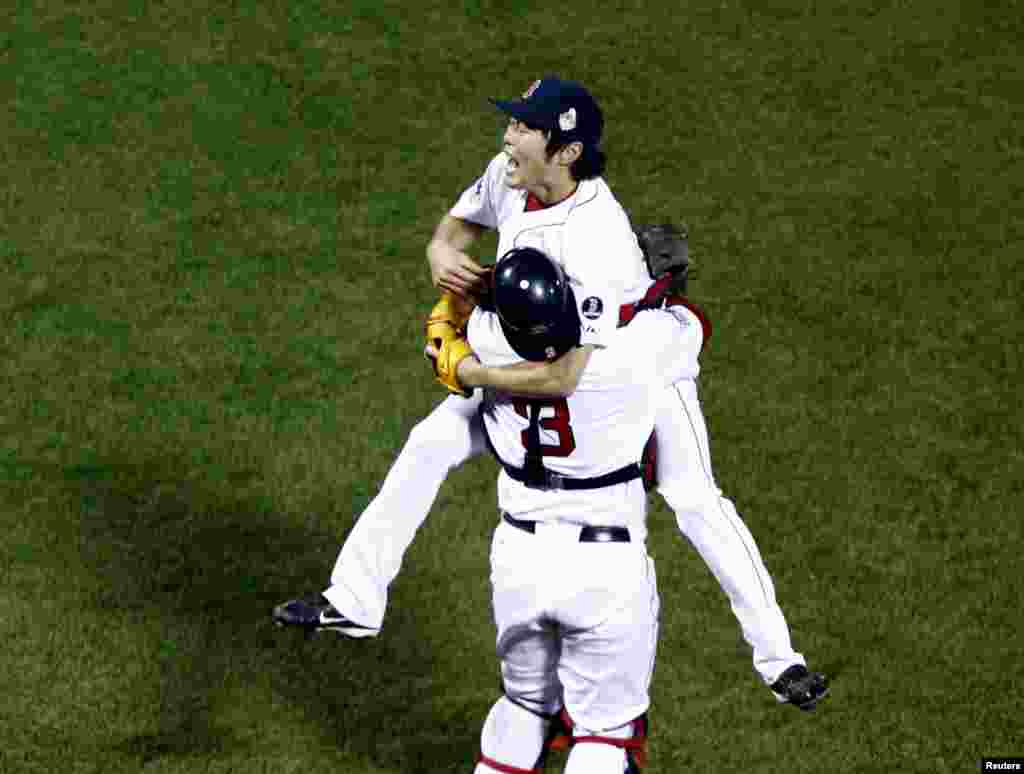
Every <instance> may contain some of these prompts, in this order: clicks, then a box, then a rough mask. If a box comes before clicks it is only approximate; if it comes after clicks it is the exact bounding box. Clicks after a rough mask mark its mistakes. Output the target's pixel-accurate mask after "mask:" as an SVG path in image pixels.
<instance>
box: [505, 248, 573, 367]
mask: <svg viewBox="0 0 1024 774" xmlns="http://www.w3.org/2000/svg"><path fill="white" fill-rule="evenodd" d="M494 307H495V310H496V311H497V313H498V319H499V320H500V321H501V329H502V330H503V331H504V332H505V338H507V339H508V343H509V344H511V345H512V349H514V350H515V351H516V354H518V355H519V356H520V357H522V358H525V359H526V360H554V359H555V358H556V357H559V356H560V355H562V354H564V353H566V352H568V351H569V350H570V349H572V348H573V347H575V346H577V345H578V344H579V342H580V318H579V313H578V312H577V310H576V297H575V295H573V292H572V288H571V287H569V280H568V279H566V276H565V273H564V272H563V271H562V267H561V266H559V265H558V264H557V263H555V262H554V261H553V260H551V259H550V258H548V257H547V256H546V255H545V254H544V253H542V252H541V251H540V250H536V249H534V248H532V247H517V248H514V249H512V250H509V251H508V252H507V253H505V254H504V255H503V256H502V257H501V259H500V260H499V261H498V263H497V265H496V266H495V267H494Z"/></svg>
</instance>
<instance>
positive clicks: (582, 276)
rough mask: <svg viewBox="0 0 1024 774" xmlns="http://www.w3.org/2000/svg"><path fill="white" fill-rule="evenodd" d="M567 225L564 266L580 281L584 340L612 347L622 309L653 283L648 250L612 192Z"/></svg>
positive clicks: (585, 203)
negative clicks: (645, 252)
mask: <svg viewBox="0 0 1024 774" xmlns="http://www.w3.org/2000/svg"><path fill="white" fill-rule="evenodd" d="M566 225H567V233H566V237H565V248H564V249H565V253H566V254H565V260H564V264H563V265H564V266H565V270H566V274H568V275H569V277H570V279H571V280H574V281H575V282H576V285H575V286H574V287H573V293H575V295H576V303H577V304H578V305H579V312H580V341H581V343H582V344H594V345H596V346H598V347H606V346H608V342H609V340H610V337H611V335H612V334H613V333H614V332H615V329H616V328H617V327H618V325H619V308H620V307H621V306H622V304H624V303H628V302H631V301H636V300H637V299H638V298H640V296H642V295H643V292H644V290H646V288H647V285H649V284H650V277H649V275H648V274H647V269H646V267H645V266H644V264H643V254H642V253H641V252H640V248H639V246H638V245H637V242H636V236H635V235H634V234H633V231H632V229H631V228H630V226H629V219H628V218H626V216H625V214H624V213H623V212H622V210H621V208H619V207H618V205H617V204H616V203H615V202H614V200H612V199H610V194H608V195H607V197H604V196H596V197H593V198H592V199H585V200H584V201H583V202H582V203H581V204H580V206H578V207H577V209H576V210H575V211H574V212H573V213H572V215H571V216H570V219H569V222H568V223H567V224H566Z"/></svg>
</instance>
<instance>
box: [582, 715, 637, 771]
mask: <svg viewBox="0 0 1024 774" xmlns="http://www.w3.org/2000/svg"><path fill="white" fill-rule="evenodd" d="M636 734H637V725H636V723H627V724H626V725H624V726H619V727H618V728H612V729H609V730H608V731H591V730H589V729H586V728H581V727H580V726H576V727H574V728H573V743H572V751H571V752H570V753H569V760H568V761H566V764H565V772H564V774H624V772H626V771H636V769H635V768H627V766H630V765H631V763H630V761H629V760H628V759H627V757H626V750H625V749H624V748H623V747H620V746H617V745H616V744H615V743H616V742H627V741H630V740H634V739H637V737H636ZM643 741H646V740H643Z"/></svg>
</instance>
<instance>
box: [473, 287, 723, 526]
mask: <svg viewBox="0 0 1024 774" xmlns="http://www.w3.org/2000/svg"><path fill="white" fill-rule="evenodd" d="M468 334H469V343H470V346H471V347H473V350H474V352H475V353H476V355H477V357H478V358H479V359H480V361H481V362H482V363H484V364H485V365H492V366H500V365H508V364H510V363H515V362H519V361H520V360H521V358H519V356H518V355H516V354H515V352H513V350H512V348H511V347H510V346H509V344H508V341H507V339H506V338H505V336H504V333H503V332H502V330H501V326H500V324H499V322H498V318H497V315H495V314H494V313H490V312H483V311H481V310H479V309H477V310H475V311H474V312H473V315H472V316H471V317H470V320H469V326H468ZM702 341H703V329H702V327H701V324H700V321H699V320H698V318H697V317H696V315H694V313H693V312H691V311H690V310H689V309H686V308H684V307H679V306H674V307H670V308H669V309H668V310H664V311H663V310H652V311H646V312H641V313H640V314H638V315H637V316H636V318H634V320H633V321H632V322H631V323H630V324H629V325H628V326H626V327H624V328H618V329H616V330H614V331H612V333H611V334H609V338H608V344H609V347H608V349H606V350H605V349H599V350H596V351H595V352H594V353H593V354H592V355H591V358H590V362H589V363H588V364H587V367H586V369H585V370H584V372H583V375H582V377H581V379H580V383H579V386H578V387H577V388H576V391H575V392H574V393H573V394H572V395H570V396H569V397H567V398H560V399H554V400H548V401H545V402H544V405H543V408H542V409H541V412H540V441H541V450H542V452H543V459H544V465H545V467H547V468H548V469H549V470H551V471H552V472H554V473H558V474H560V475H564V476H567V477H571V478H593V477H595V476H600V475H604V474H605V473H611V472H612V471H615V470H618V469H619V468H621V467H624V466H626V465H629V464H630V463H635V462H638V461H639V459H640V455H641V453H642V451H643V447H644V444H645V443H646V441H647V438H648V437H649V436H650V434H651V430H652V429H653V428H654V417H655V412H656V411H657V409H658V406H659V396H660V395H661V394H662V393H663V392H664V390H665V388H666V387H667V386H668V385H670V384H672V383H673V382H675V381H678V380H679V379H684V378H691V379H692V378H695V377H696V376H697V373H698V370H699V365H698V361H697V358H698V355H699V354H700V347H701V343H702ZM481 412H482V416H483V420H484V426H485V428H486V430H487V434H488V437H489V438H490V441H491V444H492V445H493V448H494V451H495V452H496V453H497V455H498V456H499V457H500V458H501V460H502V461H503V462H504V463H506V464H508V465H511V466H513V467H517V468H521V467H523V465H524V464H525V460H526V429H527V427H528V426H529V411H528V409H527V402H526V401H525V400H523V399H517V398H513V397H511V396H508V395H505V394H501V393H496V392H494V391H486V392H485V395H484V401H483V404H482V406H481ZM498 505H499V507H500V508H501V509H502V510H504V511H506V512H508V513H510V514H511V515H513V516H516V517H521V518H528V519H531V520H536V521H545V520H559V521H568V522H572V523H579V524H592V525H612V526H614V525H622V526H629V527H630V528H631V529H636V530H637V531H638V534H643V532H644V527H643V521H644V516H645V514H646V510H645V506H646V496H645V492H644V488H643V484H642V482H640V481H639V480H634V481H629V482H626V483H624V484H616V485H613V486H609V487H602V488H600V489H585V490H572V491H566V490H557V491H550V490H538V489H531V488H529V487H527V486H526V485H525V484H522V483H520V482H518V481H516V480H514V479H513V478H511V477H510V476H509V475H508V474H507V473H505V471H504V470H502V472H501V474H500V475H499V478H498Z"/></svg>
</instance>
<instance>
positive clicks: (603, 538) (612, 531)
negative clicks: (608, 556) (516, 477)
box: [501, 513, 629, 543]
mask: <svg viewBox="0 0 1024 774" xmlns="http://www.w3.org/2000/svg"><path fill="white" fill-rule="evenodd" d="M501 518H502V519H504V520H505V522H506V523H507V524H511V525H512V526H513V527H515V528H516V529H521V530H522V531H523V532H529V533H530V534H534V533H536V531H537V522H535V521H524V520H523V519H516V518H514V517H512V516H509V515H508V514H507V513H502V514H501ZM580 542H581V543H628V542H629V530H628V529H627V528H626V527H590V526H587V527H583V528H581V529H580Z"/></svg>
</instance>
